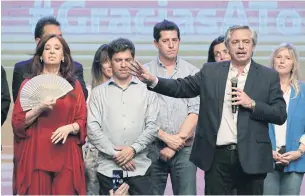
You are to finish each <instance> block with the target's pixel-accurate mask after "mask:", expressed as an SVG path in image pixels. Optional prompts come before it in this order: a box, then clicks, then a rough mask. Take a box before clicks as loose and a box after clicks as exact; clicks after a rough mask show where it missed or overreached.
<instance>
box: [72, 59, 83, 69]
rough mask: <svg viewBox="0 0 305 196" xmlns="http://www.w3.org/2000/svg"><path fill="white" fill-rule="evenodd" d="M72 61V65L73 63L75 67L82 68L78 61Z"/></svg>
mask: <svg viewBox="0 0 305 196" xmlns="http://www.w3.org/2000/svg"><path fill="white" fill-rule="evenodd" d="M73 63H74V65H75V67H76V68H82V67H83V65H82V64H80V63H79V62H77V61H73Z"/></svg>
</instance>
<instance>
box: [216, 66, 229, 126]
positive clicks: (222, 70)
mask: <svg viewBox="0 0 305 196" xmlns="http://www.w3.org/2000/svg"><path fill="white" fill-rule="evenodd" d="M219 66H221V67H219V69H218V70H219V71H218V85H217V88H218V90H217V97H218V114H219V121H221V116H222V109H223V108H222V107H223V101H224V95H225V90H226V83H227V78H228V73H229V67H230V61H228V62H224V63H223V64H222V65H219ZM219 124H220V122H219Z"/></svg>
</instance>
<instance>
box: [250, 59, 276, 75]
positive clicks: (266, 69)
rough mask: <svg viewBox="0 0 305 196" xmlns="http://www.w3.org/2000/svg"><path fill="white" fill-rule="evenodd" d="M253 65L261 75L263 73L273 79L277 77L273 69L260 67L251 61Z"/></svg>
mask: <svg viewBox="0 0 305 196" xmlns="http://www.w3.org/2000/svg"><path fill="white" fill-rule="evenodd" d="M253 65H254V66H256V67H257V68H258V70H259V71H260V72H261V73H263V74H264V75H267V76H275V77H277V76H278V73H277V72H276V71H275V70H274V69H272V68H271V67H267V66H264V65H261V64H259V63H256V62H255V61H253Z"/></svg>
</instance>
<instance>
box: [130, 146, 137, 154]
mask: <svg viewBox="0 0 305 196" xmlns="http://www.w3.org/2000/svg"><path fill="white" fill-rule="evenodd" d="M130 148H131V149H132V151H133V156H135V155H136V153H137V151H136V149H135V148H134V147H132V146H130Z"/></svg>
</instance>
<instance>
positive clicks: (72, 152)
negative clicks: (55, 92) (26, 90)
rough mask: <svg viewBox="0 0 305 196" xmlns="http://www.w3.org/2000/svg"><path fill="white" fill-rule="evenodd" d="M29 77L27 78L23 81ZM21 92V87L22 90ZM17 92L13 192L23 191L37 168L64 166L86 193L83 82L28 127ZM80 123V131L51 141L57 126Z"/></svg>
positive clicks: (52, 170)
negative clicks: (53, 142) (62, 139)
mask: <svg viewBox="0 0 305 196" xmlns="http://www.w3.org/2000/svg"><path fill="white" fill-rule="evenodd" d="M27 81H28V79H26V80H25V81H24V82H23V83H22V85H21V88H20V90H21V89H22V87H23V85H24V84H25V83H26V82H27ZM19 94H20V91H19ZM19 96H20V95H18V97H17V100H16V103H15V106H14V110H13V117H12V126H13V132H14V178H13V193H17V194H19V195H24V194H26V192H27V189H28V187H29V186H30V184H31V175H32V172H33V170H34V169H40V170H45V171H51V172H60V171H61V169H62V168H63V167H65V168H68V169H70V170H72V171H73V184H74V187H75V190H76V191H77V192H78V194H80V195H85V194H86V182H85V167H84V161H83V156H82V148H81V146H82V145H83V144H84V143H85V138H86V135H87V130H86V121H87V107H86V102H85V98H84V95H83V91H82V88H81V85H80V83H79V82H78V81H76V82H75V86H74V89H73V90H72V91H71V92H69V93H68V94H67V95H65V96H64V97H62V98H60V99H57V101H56V105H55V106H54V107H53V109H52V110H50V111H46V112H43V113H41V115H40V116H39V117H38V118H37V119H36V120H35V121H34V123H33V124H32V125H30V126H29V127H27V128H26V127H25V124H24V121H25V114H26V112H24V111H22V108H21V105H20V97H19ZM74 122H76V123H78V125H79V127H80V131H79V134H77V135H69V136H68V138H67V140H66V142H65V143H64V144H62V143H61V142H59V143H57V144H52V143H51V136H52V132H54V131H56V129H57V128H59V127H61V126H64V125H67V124H72V123H74Z"/></svg>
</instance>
